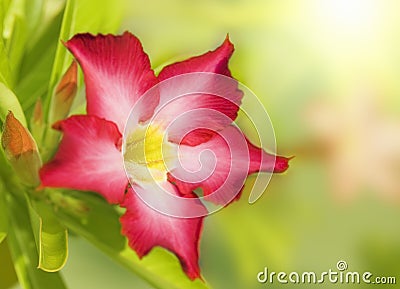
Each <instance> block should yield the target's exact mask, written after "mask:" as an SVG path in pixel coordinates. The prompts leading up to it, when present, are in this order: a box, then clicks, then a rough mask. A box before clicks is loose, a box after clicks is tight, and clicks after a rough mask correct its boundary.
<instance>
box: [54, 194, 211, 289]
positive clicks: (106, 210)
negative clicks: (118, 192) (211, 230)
mask: <svg viewBox="0 0 400 289" xmlns="http://www.w3.org/2000/svg"><path fill="white" fill-rule="evenodd" d="M68 195H69V196H70V197H75V198H77V199H79V200H81V201H83V202H84V203H85V204H86V205H87V206H88V213H87V216H86V218H84V219H83V220H82V218H80V217H78V216H77V215H76V214H72V212H71V211H70V210H67V208H65V207H64V208H60V209H59V210H57V211H56V212H57V215H58V216H59V217H60V220H61V221H63V222H64V223H65V224H66V225H67V227H69V228H70V229H71V230H73V231H75V232H76V233H77V234H79V235H80V236H83V237H84V238H86V239H87V240H88V241H90V242H91V243H92V244H94V245H95V246H96V247H98V248H99V249H100V250H102V251H103V252H105V253H106V254H107V255H109V256H110V257H111V258H112V259H114V260H115V261H117V262H119V263H120V264H122V265H123V266H125V267H126V268H128V269H129V270H131V271H132V272H134V273H135V274H137V275H138V276H140V277H141V278H143V280H145V281H147V282H148V283H149V284H151V285H152V286H154V288H158V289H207V288H210V287H208V286H207V284H205V283H204V282H203V281H201V280H195V281H191V280H190V279H188V277H187V276H186V275H185V273H184V272H183V271H182V268H181V266H180V264H179V261H178V259H177V258H176V257H175V255H173V254H172V253H170V252H168V251H166V250H164V249H161V248H155V249H154V250H153V251H152V252H151V253H150V254H149V255H148V256H146V257H144V258H143V260H140V259H139V258H138V257H137V255H136V253H135V252H134V251H132V250H131V249H130V248H128V246H127V244H126V240H125V238H123V237H122V236H121V233H120V232H121V226H120V223H119V217H120V215H119V214H118V213H117V211H116V210H115V209H114V208H113V207H112V206H110V205H109V204H108V203H106V202H105V201H104V200H102V199H100V198H98V197H97V196H93V195H90V194H88V193H79V192H74V193H68ZM100 224H101V225H100Z"/></svg>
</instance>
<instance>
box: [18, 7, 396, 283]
mask: <svg viewBox="0 0 400 289" xmlns="http://www.w3.org/2000/svg"><path fill="white" fill-rule="evenodd" d="M122 8H123V9H124V10H125V12H126V16H125V19H124V20H123V23H122V25H121V29H120V30H121V32H122V31H124V30H129V31H131V32H132V33H134V34H135V35H137V36H138V37H139V39H140V40H141V41H142V44H143V46H144V49H145V51H146V52H147V53H148V54H149V56H150V59H151V62H152V65H153V67H154V68H157V67H158V68H159V67H162V66H163V65H165V64H166V63H170V62H172V61H175V60H179V59H184V58H186V57H188V56H191V55H196V54H201V53H203V52H205V51H207V50H210V49H214V48H215V47H216V46H218V45H219V44H220V43H221V42H222V41H223V39H224V38H225V35H226V34H227V33H229V36H230V38H231V41H232V42H233V43H234V44H235V48H236V50H235V53H234V56H233V57H232V60H231V66H230V67H231V71H232V74H233V75H234V76H235V77H236V78H237V79H238V80H239V81H240V82H242V83H243V84H245V85H246V86H248V87H249V88H250V89H251V90H252V91H253V92H254V93H255V94H256V95H257V96H258V97H259V99H260V100H261V101H262V103H263V104H264V105H265V108H266V109H267V111H268V113H269V115H270V117H271V120H272V122H273V125H274V128H275V134H276V140H277V152H278V153H279V154H281V155H285V156H291V155H294V156H296V157H295V158H294V159H293V160H292V161H291V166H290V169H289V170H288V171H287V173H285V174H283V175H275V176H273V178H272V180H271V183H270V185H269V187H268V188H267V190H266V193H265V194H264V195H263V196H262V197H261V198H260V199H259V200H258V201H257V202H256V203H255V204H253V205H249V204H248V203H247V198H248V192H247V191H246V190H245V192H244V194H243V197H242V199H241V200H240V201H239V202H236V203H234V204H232V205H231V206H229V207H228V208H227V209H225V210H222V211H221V212H219V213H216V214H214V215H212V216H209V217H208V218H207V219H206V221H205V226H204V233H203V238H202V240H201V254H200V256H201V258H200V263H201V269H202V272H203V275H204V277H205V279H206V280H207V282H208V283H209V284H210V285H211V287H212V288H238V289H243V288H250V289H252V288H255V289H256V288H280V287H282V288H283V287H288V286H293V285H290V284H289V285H288V284H286V285H281V286H279V284H276V283H274V284H259V283H258V282H257V279H256V276H257V273H258V272H259V271H262V270H263V269H264V267H268V268H269V270H271V271H276V272H279V271H284V272H288V273H289V272H292V271H297V272H302V271H315V272H316V273H320V272H322V271H327V270H329V269H336V263H337V262H338V261H339V260H345V261H346V262H347V263H348V265H349V270H350V271H359V272H364V271H370V272H372V273H373V274H374V276H396V277H397V279H398V282H400V262H399V260H400V246H399V244H400V224H399V219H400V210H399V208H400V202H399V198H400V81H399V78H400V40H399V39H400V29H399V27H400V12H399V11H400V3H399V2H398V1H395V0H375V1H374V0H347V1H346V0H301V1H294V0H293V1H290V0H279V1H278V0H274V1H273V0H250V1H249V0H231V1H229V0H219V1H213V0H203V1H195V0H170V1H164V0H158V1H155V0H147V1H138V0H132V1H126V4H125V7H122ZM92 13H96V10H95V9H94V10H93V11H92ZM87 17H88V18H89V19H90V15H88V16H87ZM253 178H254V177H250V178H249V180H248V181H249V182H251V181H252V179H253ZM69 255H70V258H69V260H68V263H67V265H66V267H65V268H64V269H63V274H64V276H65V279H66V281H67V283H68V284H69V285H70V288H74V289H81V288H82V289H83V288H99V289H101V288H119V289H128V288H138V289H139V288H152V287H150V286H149V285H147V284H146V283H144V282H143V281H141V280H140V279H139V278H137V277H135V276H134V275H132V273H130V272H128V271H126V270H125V269H123V268H122V267H119V265H116V264H115V263H113V262H112V261H110V260H109V259H108V258H107V257H105V256H104V255H103V254H102V253H100V252H99V251H98V250H97V249H95V248H94V247H92V245H90V244H89V243H87V242H86V241H84V240H83V239H80V238H77V237H74V236H71V237H70V250H69ZM313 286H318V287H322V288H336V287H338V286H340V287H342V288H353V287H354V288H363V287H364V286H365V285H345V284H341V285H339V284H329V283H328V282H325V284H321V285H313ZM309 287H310V285H296V288H309ZM370 287H373V285H371V286H370ZM377 287H378V286H377ZM379 287H380V288H386V287H387V288H396V285H386V286H385V285H380V286H379ZM15 288H18V287H15Z"/></svg>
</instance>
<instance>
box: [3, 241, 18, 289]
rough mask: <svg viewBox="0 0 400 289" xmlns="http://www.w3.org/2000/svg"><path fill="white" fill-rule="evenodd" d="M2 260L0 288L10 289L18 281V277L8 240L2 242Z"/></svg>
mask: <svg viewBox="0 0 400 289" xmlns="http://www.w3.org/2000/svg"><path fill="white" fill-rule="evenodd" d="M0 260H1V266H0V280H1V282H0V289H9V288H11V287H13V286H14V285H15V284H16V283H17V282H18V279H17V275H16V274H15V270H14V265H13V262H12V260H11V255H10V250H9V249H8V245H7V241H5V242H3V243H1V244H0Z"/></svg>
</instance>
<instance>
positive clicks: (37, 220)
mask: <svg viewBox="0 0 400 289" xmlns="http://www.w3.org/2000/svg"><path fill="white" fill-rule="evenodd" d="M26 199H27V204H28V209H29V215H30V219H31V225H32V230H33V235H34V237H35V242H36V247H37V249H38V252H39V265H38V268H40V269H42V270H44V271H46V272H56V271H59V270H61V269H62V267H64V265H65V263H66V261H67V258H68V232H67V230H66V228H65V227H64V226H63V225H62V224H60V222H59V221H58V219H57V218H56V216H55V215H54V213H53V211H52V208H51V207H50V206H49V205H47V204H45V203H44V202H43V201H31V200H30V199H29V197H28V196H26Z"/></svg>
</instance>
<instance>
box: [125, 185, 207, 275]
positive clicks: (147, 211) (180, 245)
mask: <svg viewBox="0 0 400 289" xmlns="http://www.w3.org/2000/svg"><path fill="white" fill-rule="evenodd" d="M163 186H164V188H165V189H168V190H169V192H171V193H172V194H178V192H177V189H176V188H175V187H174V186H173V185H172V184H170V183H168V182H166V183H164V184H163ZM138 189H140V188H139V187H138ZM135 190H136V188H135ZM149 193H151V192H149ZM122 206H123V207H125V208H126V213H125V214H124V215H123V216H122V217H121V224H122V233H123V234H124V235H126V236H127V237H128V240H129V245H130V247H131V248H132V249H134V250H135V251H136V253H137V254H138V256H139V257H140V258H142V257H143V256H145V255H146V254H148V253H149V252H150V251H151V249H152V248H153V247H155V246H161V247H163V248H166V249H168V250H170V251H171V252H172V253H174V254H176V256H177V257H178V258H179V260H180V262H181V265H182V268H183V269H184V271H185V272H186V274H187V275H188V277H189V278H190V279H195V278H199V277H200V268H199V264H198V262H199V252H198V251H199V240H200V234H201V231H202V226H203V218H176V217H170V216H167V215H164V214H162V213H159V212H157V211H155V210H154V209H152V208H150V207H148V206H147V205H146V204H145V203H144V202H143V201H142V200H141V199H140V198H139V197H138V195H137V194H136V192H135V191H134V190H133V189H132V188H130V189H129V191H128V193H127V194H126V197H125V200H124V202H123V204H122ZM182 210H185V208H182Z"/></svg>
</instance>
